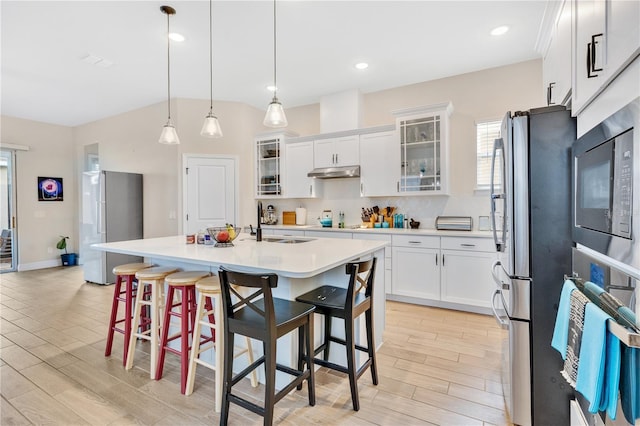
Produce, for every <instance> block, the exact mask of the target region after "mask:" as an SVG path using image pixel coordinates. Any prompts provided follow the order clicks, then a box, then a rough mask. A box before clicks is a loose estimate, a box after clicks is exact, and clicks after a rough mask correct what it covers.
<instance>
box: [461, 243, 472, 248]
mask: <svg viewBox="0 0 640 426" xmlns="http://www.w3.org/2000/svg"><path fill="white" fill-rule="evenodd" d="M460 245H461V246H462V247H475V246H476V245H475V244H466V243H465V244H460Z"/></svg>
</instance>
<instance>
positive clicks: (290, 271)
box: [91, 233, 387, 278]
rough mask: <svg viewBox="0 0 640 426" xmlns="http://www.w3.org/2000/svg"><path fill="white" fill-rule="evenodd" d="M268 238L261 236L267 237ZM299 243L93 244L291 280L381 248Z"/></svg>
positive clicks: (242, 239) (247, 239)
mask: <svg viewBox="0 0 640 426" xmlns="http://www.w3.org/2000/svg"><path fill="white" fill-rule="evenodd" d="M267 237H269V236H264V238H267ZM304 239H310V240H311V241H308V242H305V243H299V244H283V243H275V242H266V241H262V242H260V243H258V242H256V241H255V237H252V236H250V235H249V234H248V233H241V234H240V235H238V237H237V238H236V240H235V241H234V242H233V244H234V247H214V246H207V245H202V244H186V242H185V236H183V235H179V236H173V237H162V238H147V239H142V240H130V241H120V242H115V243H101V244H93V245H92V246H91V247H92V248H94V249H97V250H101V251H108V252H113V253H122V254H131V255H135V256H143V257H147V258H151V259H165V260H168V261H176V262H186V263H190V264H195V265H206V266H211V265H223V266H227V267H229V268H231V269H234V268H235V269H239V270H244V271H247V272H273V273H276V274H278V275H280V276H284V277H290V278H309V277H312V276H315V275H317V274H320V273H322V272H325V271H328V270H330V269H333V268H335V267H337V266H340V265H343V264H345V263H347V262H349V261H351V260H353V259H356V258H359V257H361V256H365V255H367V254H370V253H373V252H375V251H377V250H380V249H382V248H383V247H384V246H385V245H387V243H386V242H384V241H371V240H340V241H339V242H338V241H337V240H335V239H331V238H304Z"/></svg>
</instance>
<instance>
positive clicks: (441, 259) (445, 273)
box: [391, 235, 497, 313]
mask: <svg viewBox="0 0 640 426" xmlns="http://www.w3.org/2000/svg"><path fill="white" fill-rule="evenodd" d="M496 258H497V256H496V253H495V248H494V246H493V242H492V240H491V239H490V238H477V237H452V236H442V237H434V236H413V235H394V236H393V239H392V262H393V266H392V285H391V290H392V292H391V299H394V296H400V297H401V299H396V300H402V301H411V302H416V303H424V304H427V305H433V306H439V307H444V308H455V309H464V310H469V311H473V312H484V313H488V312H489V308H490V307H491V306H490V297H491V291H492V290H493V287H494V286H495V285H494V284H493V281H492V278H491V265H492V263H493V261H494V260H496ZM407 298H408V299H407Z"/></svg>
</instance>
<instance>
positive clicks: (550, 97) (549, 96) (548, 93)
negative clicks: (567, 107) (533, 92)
mask: <svg viewBox="0 0 640 426" xmlns="http://www.w3.org/2000/svg"><path fill="white" fill-rule="evenodd" d="M555 85H556V83H549V86H548V87H547V106H549V105H555V102H551V99H552V95H551V91H552V90H553V86H555Z"/></svg>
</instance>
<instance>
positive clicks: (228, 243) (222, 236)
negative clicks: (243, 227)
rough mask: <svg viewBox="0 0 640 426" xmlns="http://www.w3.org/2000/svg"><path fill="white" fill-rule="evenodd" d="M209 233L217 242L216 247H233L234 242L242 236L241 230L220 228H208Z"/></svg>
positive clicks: (237, 228)
mask: <svg viewBox="0 0 640 426" xmlns="http://www.w3.org/2000/svg"><path fill="white" fill-rule="evenodd" d="M207 232H208V233H209V235H211V238H213V239H214V240H215V241H216V244H215V247H233V242H232V241H233V240H235V239H236V238H237V237H238V235H240V228H239V227H230V228H227V227H226V226H220V227H214V228H207Z"/></svg>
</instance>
